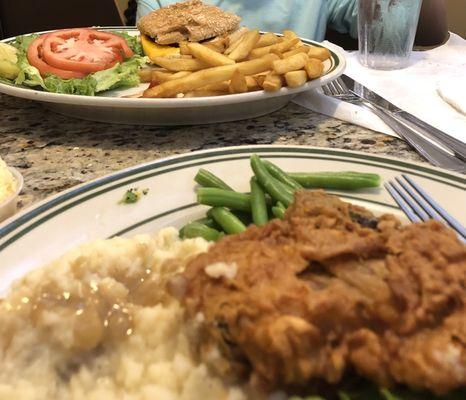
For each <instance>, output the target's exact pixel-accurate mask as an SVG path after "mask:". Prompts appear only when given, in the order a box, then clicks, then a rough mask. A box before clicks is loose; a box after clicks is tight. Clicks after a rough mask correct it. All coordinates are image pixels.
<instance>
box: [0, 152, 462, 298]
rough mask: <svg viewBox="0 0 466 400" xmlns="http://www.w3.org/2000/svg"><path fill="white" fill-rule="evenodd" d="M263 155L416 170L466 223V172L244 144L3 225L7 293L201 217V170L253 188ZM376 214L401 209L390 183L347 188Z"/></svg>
mask: <svg viewBox="0 0 466 400" xmlns="http://www.w3.org/2000/svg"><path fill="white" fill-rule="evenodd" d="M253 153H257V154H259V155H261V157H264V158H267V159H270V160H272V161H274V162H275V163H277V164H278V165H279V166H281V167H282V168H283V169H285V170H287V171H293V172H298V171H348V170H352V171H359V172H375V173H378V174H380V175H381V176H382V179H383V181H387V180H388V179H392V178H393V177H395V176H397V175H399V174H400V173H407V174H409V175H411V176H412V177H413V178H414V179H415V180H416V181H417V182H418V183H420V184H421V185H422V186H423V187H424V189H425V190H426V191H427V192H429V193H430V194H431V195H432V196H433V197H434V198H435V199H436V200H437V201H439V202H440V203H441V204H443V205H444V207H445V208H446V209H447V211H449V212H450V213H451V214H453V216H455V217H456V218H458V219H459V220H460V221H461V222H462V223H463V224H466V214H465V213H464V205H465V204H466V194H465V193H466V191H465V189H466V180H465V178H464V177H463V176H461V175H459V174H454V173H451V172H448V171H444V170H441V169H437V168H434V167H429V166H424V165H421V164H415V163H411V162H405V161H402V160H398V159H394V158H386V157H380V156H373V155H367V154H364V153H358V152H352V151H344V150H331V149H322V148H314V147H291V146H289V147H288V146H286V147H283V146H247V147H246V146H242V147H229V148H222V149H215V150H209V151H200V152H194V153H189V154H186V155H182V156H177V157H171V158H166V159H162V160H159V161H155V162H151V163H147V164H142V165H140V166H136V167H133V168H130V169H126V170H123V171H121V172H117V173H115V174H112V175H109V176H106V177H104V178H101V179H97V180H95V181H92V182H89V183H86V184H84V185H81V186H77V187H75V188H73V189H71V190H68V191H65V192H63V193H60V194H58V195H56V196H54V197H52V198H50V199H47V200H46V201H43V202H41V203H39V204H38V205H36V206H35V207H33V208H30V209H27V210H25V211H23V212H22V213H20V214H18V215H17V216H15V217H14V218H12V219H10V220H7V221H6V222H5V223H4V224H2V225H0V294H1V293H2V292H3V293H4V291H5V290H6V289H7V288H8V287H9V286H10V284H11V282H12V280H14V279H16V278H18V277H20V276H22V275H24V274H25V273H26V272H27V271H29V270H31V269H33V268H36V267H39V266H41V265H42V264H44V263H46V262H49V261H51V260H53V259H55V258H57V257H58V256H60V255H61V254H63V253H64V252H66V251H67V250H68V249H70V248H73V247H75V246H77V245H79V244H81V243H83V242H86V241H89V240H94V239H97V238H108V237H111V236H114V235H123V236H131V235H134V234H137V233H148V232H154V231H156V230H158V229H160V228H163V227H167V226H175V227H181V226H182V225H183V224H184V223H186V222H188V221H189V220H191V219H194V218H197V217H199V216H201V215H202V214H203V213H204V212H205V209H206V208H207V207H204V206H199V205H196V203H195V202H196V196H195V191H194V188H195V183H194V181H193V178H194V175H195V174H196V172H197V171H198V169H199V168H200V167H203V168H206V169H208V170H210V171H212V172H213V173H215V174H217V175H218V176H219V177H221V178H223V179H225V181H226V182H227V183H229V184H231V185H232V186H233V188H235V189H236V190H240V191H247V190H248V188H249V177H250V176H251V175H252V172H251V169H250V166H249V157H250V155H251V154H253ZM134 187H138V188H141V189H142V188H149V193H148V195H147V196H143V197H142V198H141V200H140V201H139V202H137V203H135V204H131V205H122V204H119V201H120V200H121V198H122V196H123V194H124V193H125V191H126V190H127V189H129V188H134ZM339 194H340V195H341V197H342V198H343V199H345V200H348V201H351V202H353V203H355V204H359V205H362V206H365V207H367V208H369V209H371V210H372V211H374V212H376V213H384V212H390V213H394V214H396V215H398V216H402V215H403V214H402V213H401V212H400V211H399V209H398V208H397V206H396V205H395V203H394V202H393V200H392V199H391V197H390V196H389V194H388V193H387V192H386V190H385V189H384V188H373V189H365V190H357V191H352V192H345V193H342V192H340V193H339Z"/></svg>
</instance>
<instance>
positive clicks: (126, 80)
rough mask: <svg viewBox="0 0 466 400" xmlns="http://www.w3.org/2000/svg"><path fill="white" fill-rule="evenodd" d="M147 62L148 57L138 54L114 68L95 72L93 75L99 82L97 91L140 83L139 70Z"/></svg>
mask: <svg viewBox="0 0 466 400" xmlns="http://www.w3.org/2000/svg"><path fill="white" fill-rule="evenodd" d="M146 62H147V58H146V57H141V56H137V55H136V56H133V57H131V58H130V59H129V60H127V61H125V62H123V63H121V64H116V65H114V66H113V67H112V68H109V69H105V70H103V71H99V72H95V73H94V74H92V75H91V76H92V77H93V78H94V79H95V80H96V82H97V86H96V90H95V91H96V92H97V93H99V92H103V91H105V90H110V89H116V88H121V87H132V86H137V85H139V82H140V80H139V75H138V70H139V68H140V67H142V66H143V65H144V64H145V63H146Z"/></svg>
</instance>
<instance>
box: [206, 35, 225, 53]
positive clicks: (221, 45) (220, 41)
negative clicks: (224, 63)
mask: <svg viewBox="0 0 466 400" xmlns="http://www.w3.org/2000/svg"><path fill="white" fill-rule="evenodd" d="M226 41H227V39H226V37H220V36H217V37H216V38H214V39H211V40H208V41H207V42H204V43H202V44H203V45H204V46H207V47H208V48H209V49H212V50H214V51H216V52H217V53H222V54H223V52H224V51H225V48H226Z"/></svg>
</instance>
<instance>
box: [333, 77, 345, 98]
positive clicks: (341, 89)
mask: <svg viewBox="0 0 466 400" xmlns="http://www.w3.org/2000/svg"><path fill="white" fill-rule="evenodd" d="M334 82H335V87H336V88H337V89H338V93H339V94H347V93H348V91H347V90H345V87H344V86H343V85H342V82H341V81H340V79H338V78H337V79H335V81H334Z"/></svg>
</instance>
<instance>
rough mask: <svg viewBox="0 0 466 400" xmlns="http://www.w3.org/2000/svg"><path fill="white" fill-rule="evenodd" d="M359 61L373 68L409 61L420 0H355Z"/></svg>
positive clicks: (395, 67)
mask: <svg viewBox="0 0 466 400" xmlns="http://www.w3.org/2000/svg"><path fill="white" fill-rule="evenodd" d="M358 1H359V4H358V6H359V14H358V30H359V61H360V62H361V64H363V65H364V66H366V67H369V68H374V69H385V70H390V69H399V68H404V67H406V66H407V65H408V63H409V56H410V54H411V50H412V49H413V43H414V37H415V35H416V29H417V23H418V20H419V12H420V9H421V4H422V0H358Z"/></svg>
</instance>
